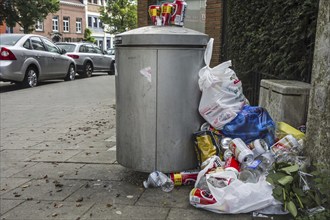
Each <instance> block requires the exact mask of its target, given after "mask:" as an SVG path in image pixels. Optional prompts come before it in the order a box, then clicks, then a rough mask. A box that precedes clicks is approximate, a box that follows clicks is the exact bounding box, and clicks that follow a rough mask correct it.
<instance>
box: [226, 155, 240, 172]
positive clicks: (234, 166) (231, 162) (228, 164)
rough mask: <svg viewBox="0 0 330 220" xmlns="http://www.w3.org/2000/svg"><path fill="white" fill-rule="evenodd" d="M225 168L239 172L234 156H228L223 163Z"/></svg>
mask: <svg viewBox="0 0 330 220" xmlns="http://www.w3.org/2000/svg"><path fill="white" fill-rule="evenodd" d="M225 170H231V171H234V172H235V173H236V174H238V173H239V171H240V168H239V162H238V161H237V160H236V159H235V157H228V159H227V160H226V163H225Z"/></svg>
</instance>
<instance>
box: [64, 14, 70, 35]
mask: <svg viewBox="0 0 330 220" xmlns="http://www.w3.org/2000/svg"><path fill="white" fill-rule="evenodd" d="M69 21H70V18H69V17H63V32H69V26H70V23H69Z"/></svg>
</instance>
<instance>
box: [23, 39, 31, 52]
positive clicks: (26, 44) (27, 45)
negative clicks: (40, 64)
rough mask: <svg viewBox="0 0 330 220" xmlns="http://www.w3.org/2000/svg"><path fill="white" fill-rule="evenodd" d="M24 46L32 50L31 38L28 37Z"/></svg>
mask: <svg viewBox="0 0 330 220" xmlns="http://www.w3.org/2000/svg"><path fill="white" fill-rule="evenodd" d="M23 47H24V48H26V49H28V50H31V49H32V47H31V43H30V39H27V40H26V41H25V42H24V44H23Z"/></svg>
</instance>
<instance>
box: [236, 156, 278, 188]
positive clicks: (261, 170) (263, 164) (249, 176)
mask: <svg viewBox="0 0 330 220" xmlns="http://www.w3.org/2000/svg"><path fill="white" fill-rule="evenodd" d="M274 160H275V159H274V157H273V155H272V154H271V153H269V152H266V153H263V154H261V155H260V156H258V157H257V158H256V159H255V160H254V161H253V162H252V163H251V164H248V165H243V167H242V168H241V172H240V173H239V174H238V179H239V180H241V181H243V182H249V183H257V182H258V181H259V178H260V176H261V175H263V174H266V172H267V170H268V169H269V168H270V167H271V166H272V164H273V162H274Z"/></svg>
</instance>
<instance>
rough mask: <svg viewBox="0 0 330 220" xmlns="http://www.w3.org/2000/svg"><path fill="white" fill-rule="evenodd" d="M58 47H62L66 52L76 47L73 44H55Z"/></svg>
mask: <svg viewBox="0 0 330 220" xmlns="http://www.w3.org/2000/svg"><path fill="white" fill-rule="evenodd" d="M56 45H57V46H58V47H59V48H61V49H64V50H65V51H66V52H73V51H74V49H75V48H76V45H75V44H56Z"/></svg>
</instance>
